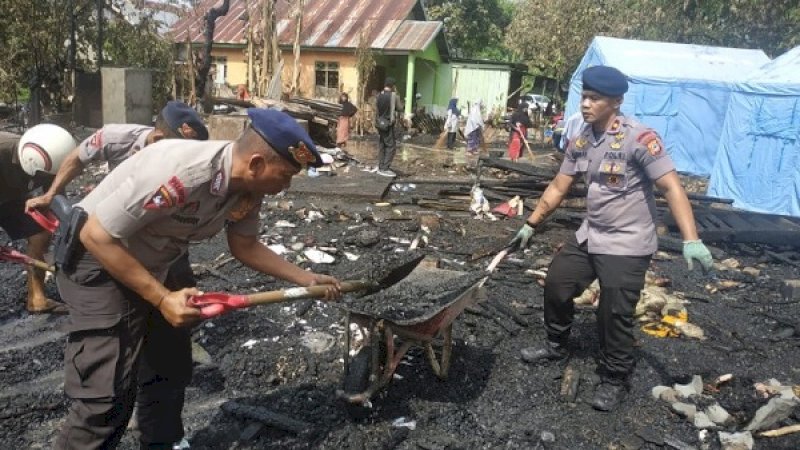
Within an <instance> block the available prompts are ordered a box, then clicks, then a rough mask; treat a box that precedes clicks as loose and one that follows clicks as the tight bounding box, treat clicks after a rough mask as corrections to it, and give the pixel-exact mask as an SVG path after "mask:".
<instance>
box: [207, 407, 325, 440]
mask: <svg viewBox="0 0 800 450" xmlns="http://www.w3.org/2000/svg"><path fill="white" fill-rule="evenodd" d="M221 408H222V410H223V411H225V412H226V413H228V414H231V415H234V416H238V417H242V418H245V419H250V420H255V421H257V422H261V423H263V424H265V425H269V426H271V427H274V428H279V429H281V430H284V431H289V432H291V433H294V434H307V433H310V432H311V431H312V426H311V424H310V423H308V422H303V421H301V420H297V419H294V418H291V417H289V416H286V415H284V414H280V413H276V412H275V411H272V410H269V409H267V408H264V407H263V406H252V405H245V404H242V403H239V402H237V401H234V400H229V401H227V402H225V403H223V404H222V406H221Z"/></svg>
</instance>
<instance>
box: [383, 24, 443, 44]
mask: <svg viewBox="0 0 800 450" xmlns="http://www.w3.org/2000/svg"><path fill="white" fill-rule="evenodd" d="M441 29H442V23H441V22H421V21H413V20H406V21H404V22H403V23H402V24H401V25H400V27H399V28H398V29H397V31H396V32H395V33H394V34H393V35H392V38H391V39H389V42H388V43H386V45H385V46H384V48H385V49H387V50H424V49H425V48H427V47H428V45H429V44H430V43H431V41H433V39H434V38H435V37H436V35H437V34H439V31H440V30H441Z"/></svg>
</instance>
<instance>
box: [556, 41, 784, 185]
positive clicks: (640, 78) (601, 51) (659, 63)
mask: <svg viewBox="0 0 800 450" xmlns="http://www.w3.org/2000/svg"><path fill="white" fill-rule="evenodd" d="M767 62H769V57H767V55H766V54H765V53H764V52H763V51H761V50H745V49H737V48H723V47H709V46H703V45H689V44H672V43H666V42H653V41H636V40H629V39H617V38H609V37H601V36H598V37H595V38H594V40H592V43H591V44H590V46H589V49H588V50H587V51H586V54H585V55H584V56H583V59H582V60H581V62H580V64H579V65H578V68H577V70H576V71H575V73H574V74H573V76H572V80H571V81H570V87H569V96H568V98H567V108H566V110H567V111H566V114H567V117H568V116H569V115H570V114H572V113H573V112H575V111H578V109H579V103H580V97H581V85H582V83H581V75H582V74H583V70H584V69H586V68H587V67H590V66H595V65H601V64H602V65H608V66H613V67H616V68H617V69H619V70H621V71H622V73H624V74H625V75H627V77H628V80H629V83H630V88H629V90H628V93H627V94H626V95H625V102H624V103H623V105H622V112H623V113H624V114H626V115H632V116H636V118H637V119H638V120H639V121H641V122H643V123H644V124H646V125H648V126H650V127H652V128H653V129H655V130H656V131H658V133H659V134H661V137H662V138H663V140H664V144H665V146H666V148H667V151H668V152H669V154H670V156H672V159H673V160H674V161H675V165H676V166H677V168H678V170H679V171H681V172H688V173H691V174H696V175H709V174H710V173H711V169H712V167H713V165H714V160H715V156H716V152H717V148H718V147H719V138H720V132H721V130H722V124H723V122H724V119H725V114H726V112H727V111H728V100H729V98H730V95H731V92H732V88H733V85H734V84H735V83H736V82H739V81H743V80H745V79H746V78H747V76H748V75H749V74H750V73H751V72H753V71H755V70H757V69H758V68H759V67H761V66H763V65H764V64H766V63H767Z"/></svg>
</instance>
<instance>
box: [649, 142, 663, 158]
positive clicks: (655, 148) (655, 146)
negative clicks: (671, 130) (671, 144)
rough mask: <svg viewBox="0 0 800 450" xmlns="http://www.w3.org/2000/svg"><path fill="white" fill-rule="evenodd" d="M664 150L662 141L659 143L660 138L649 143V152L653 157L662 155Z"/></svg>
mask: <svg viewBox="0 0 800 450" xmlns="http://www.w3.org/2000/svg"><path fill="white" fill-rule="evenodd" d="M662 150H663V148H662V147H661V141H659V140H658V138H654V139H653V140H652V141H650V142H648V143H647V151H648V152H650V154H651V155H653V156H658V155H660V154H661V151H662Z"/></svg>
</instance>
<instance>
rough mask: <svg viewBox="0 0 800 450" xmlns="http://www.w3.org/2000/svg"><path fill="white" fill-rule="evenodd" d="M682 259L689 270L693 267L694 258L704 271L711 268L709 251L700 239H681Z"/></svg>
mask: <svg viewBox="0 0 800 450" xmlns="http://www.w3.org/2000/svg"><path fill="white" fill-rule="evenodd" d="M683 259H685V260H686V263H687V264H688V265H689V270H692V269H693V268H694V260H697V262H699V263H700V265H701V266H703V271H704V272H708V271H709V270H711V263H712V262H713V258H712V257H711V252H710V251H708V247H706V246H705V244H703V241H701V240H700V239H698V240H696V241H683Z"/></svg>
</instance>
